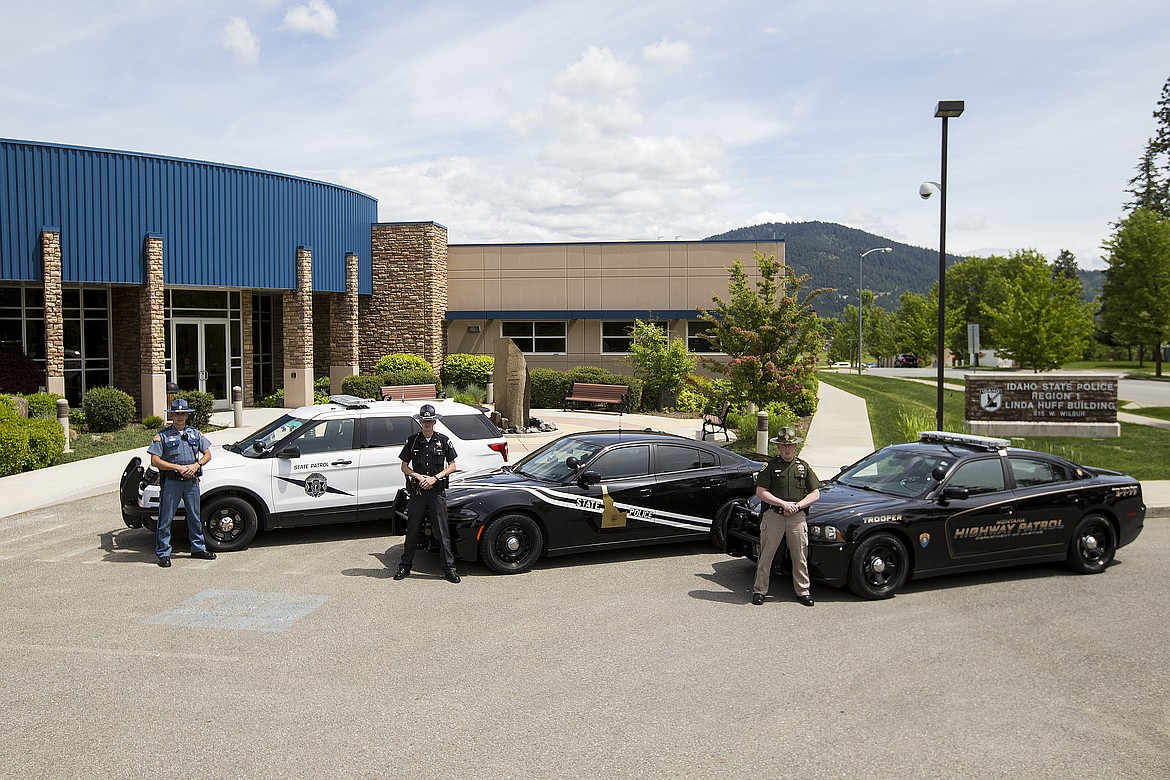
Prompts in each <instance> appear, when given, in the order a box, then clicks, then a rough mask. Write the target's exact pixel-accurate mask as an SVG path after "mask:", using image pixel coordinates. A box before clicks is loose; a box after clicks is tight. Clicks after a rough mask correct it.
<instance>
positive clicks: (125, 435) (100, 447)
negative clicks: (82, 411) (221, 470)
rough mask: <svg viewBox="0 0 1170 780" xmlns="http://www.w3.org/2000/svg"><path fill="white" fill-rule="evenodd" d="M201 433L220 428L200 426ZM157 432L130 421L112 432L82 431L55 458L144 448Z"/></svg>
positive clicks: (65, 459)
mask: <svg viewBox="0 0 1170 780" xmlns="http://www.w3.org/2000/svg"><path fill="white" fill-rule="evenodd" d="M199 430H201V431H202V432H203V433H208V432H209V431H218V430H220V429H219V428H217V427H216V426H214V425H208V426H206V427H204V428H200V429H199ZM156 433H158V429H157V428H143V427H142V425H141V424H139V423H130V424H129V425H127V426H126V427H125V428H123V429H122V430H120V431H114V432H112V433H82V434H81V435H80V436H78V437H77V441H75V442H73V444H72V445H71V446H72V449H73V452H67V453H64V454H63V455H61V457H60V458H58V459H57V463H72V462H73V461H75V460H85V459H86V458H96V457H97V456H99V455H109V454H110V453H111V452H122V451H124V450H135V449H139V448H141V449H144V450H145V449H146V447H147V445H148V444H150V440H151V439H153V438H154V435H155V434H156Z"/></svg>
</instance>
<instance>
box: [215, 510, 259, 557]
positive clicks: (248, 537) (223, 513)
mask: <svg viewBox="0 0 1170 780" xmlns="http://www.w3.org/2000/svg"><path fill="white" fill-rule="evenodd" d="M259 528H260V519H259V518H258V517H257V516H256V508H255V507H253V506H252V505H251V504H250V503H248V502H247V501H246V500H245V499H242V498H240V497H239V496H223V497H222V498H213V499H211V500H210V501H208V502H207V505H206V506H205V507H203V537H204V539H205V540H206V542H207V549H209V550H213V551H215V552H234V551H236V550H242V549H244V548H245V547H247V546H248V545H249V544H250V543H251V541H252V539H254V538H255V536H256V531H257V530H259Z"/></svg>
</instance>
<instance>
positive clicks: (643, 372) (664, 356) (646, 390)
mask: <svg viewBox="0 0 1170 780" xmlns="http://www.w3.org/2000/svg"><path fill="white" fill-rule="evenodd" d="M630 335H631V336H633V343H632V344H630V356H629V357H628V358H626V362H628V363H629V364H630V365H631V366H632V367H633V369H634V375H635V376H637V377H638V378H639V379H641V380H642V388H643V389H642V403H643V404H644V405H645V404H652V405H654V407H655V408H661V406H662V405H663V403H664V402H665V403H667V404H668V405H671V406H673V405H674V401H673V400H672V399H675V398H677V397H678V391H679V390H681V389H682V385H683V381H684V380H686V378H687V376H688V375H689V374H690V373H691V372H692V371H694V370H695V356H694V355H692V354H691V353H690V352H689V351H688V350H687V343H686V341H685V340H684V339H680V338H675V339H668V338H667V335H666V331H665V330H664V329H663V327H662V326H661V325H658V324H657V323H654V322H646V321H643V320H634V327H633V329H632V330H631V331H630ZM667 396H671V397H672V398H671V399H668V398H667Z"/></svg>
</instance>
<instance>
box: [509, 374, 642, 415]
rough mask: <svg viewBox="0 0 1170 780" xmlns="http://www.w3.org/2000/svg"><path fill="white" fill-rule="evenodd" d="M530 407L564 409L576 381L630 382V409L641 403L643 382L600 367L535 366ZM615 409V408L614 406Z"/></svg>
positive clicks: (612, 383) (625, 383) (601, 382)
mask: <svg viewBox="0 0 1170 780" xmlns="http://www.w3.org/2000/svg"><path fill="white" fill-rule="evenodd" d="M528 379H529V389H530V391H531V401H530V403H531V406H532V408H533V409H561V408H564V405H565V396H566V395H568V394H569V388H570V387H571V386H572V385H573V383H574V382H588V383H589V384H600V385H629V388H630V398H629V410H630V411H634V410H637V409H639V408H641V405H642V382H641V380H639V379H637V378H636V377H632V376H627V375H626V374H614V373H612V372H610V371H607V370H605V369H604V368H598V367H597V366H577V367H576V368H574V369H571V370H569V371H557V370H555V369H552V368H534V369H532V370H531V371H529V372H528ZM611 408H612V407H611Z"/></svg>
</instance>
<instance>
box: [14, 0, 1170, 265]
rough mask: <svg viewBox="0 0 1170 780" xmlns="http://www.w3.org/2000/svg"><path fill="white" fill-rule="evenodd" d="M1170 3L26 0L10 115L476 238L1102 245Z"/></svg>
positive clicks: (20, 9) (1083, 254) (1128, 170)
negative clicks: (775, 230)
mask: <svg viewBox="0 0 1170 780" xmlns="http://www.w3.org/2000/svg"><path fill="white" fill-rule="evenodd" d="M1167 30H1170V3H1166V2H1165V0H1158V1H1149V2H1147V1H1145V0H1134V1H1129V0H1115V1H1114V2H1112V3H1109V4H1105V3H1101V2H1099V0H1098V1H1097V2H1082V1H1081V0H1064V1H1063V2H1053V1H1052V0H1049V1H1048V2H1031V1H1030V0H1015V1H1014V2H1000V1H999V0H982V1H981V0H974V1H973V2H968V3H940V2H937V0H935V1H934V2H927V1H926V0H923V1H921V2H920V1H919V0H905V1H904V2H898V1H897V0H890V1H888V2H884V3H878V2H861V1H860V0H842V1H840V2H825V1H820V2H813V1H809V2H788V1H786V0H774V1H772V2H764V1H763V0H720V2H711V1H710V0H702V1H696V0H636V1H635V2H630V0H622V1H621V2H611V1H610V0H587V1H585V2H576V1H575V0H559V1H556V2H521V1H520V0H502V1H498V2H497V1H494V0H481V1H480V2H467V1H464V0H448V1H447V2H425V1H417V2H396V1H394V0H387V1H385V2H359V1H358V0H292V1H286V0H237V1H236V2H227V1H226V0H204V1H202V2H198V3H191V2H171V1H170V0H149V1H148V0H124V1H122V2H113V1H112V0H84V1H79V2H75V1H74V0H40V2H35V3H16V2H7V3H4V4H3V8H2V9H0V63H2V68H3V73H4V74H5V78H4V79H3V81H2V83H0V105H2V106H3V113H2V114H0V117H2V118H0V137H7V138H18V139H25V140H38V141H49V142H55V143H66V144H77V145H82V146H95V147H102V148H112V149H126V150H132V151H140V152H146V153H151V154H165V155H174V156H178V157H185V158H193V159H201V160H211V161H215V162H224V163H231V164H236V165H243V166H248V167H253V168H262V169H268V170H275V171H281V172H284V173H291V174H295V175H301V176H308V177H312V178H316V179H322V180H325V181H330V182H335V183H338V184H342V185H345V186H349V187H353V188H354V189H357V190H360V191H362V192H366V193H368V194H370V195H373V196H374V197H376V198H378V201H379V219H381V220H384V221H406V220H434V221H436V222H440V223H442V224H444V225H446V226H447V227H448V228H449V231H450V234H449V235H450V240H451V241H452V242H453V243H468V242H473V243H474V242H498V241H513V242H515V241H561V240H603V241H627V240H643V239H650V240H654V239H657V238H659V237H661V238H666V239H674V238H676V237H677V238H681V239H699V238H703V237H706V236H709V235H712V234H715V233H719V232H722V231H725V230H729V229H732V228H736V227H742V226H745V225H752V224H758V223H761V222H770V221H787V220H824V221H829V222H840V223H842V224H846V225H849V226H852V227H857V228H861V229H863V230H868V231H872V232H874V233H877V234H879V235H883V236H886V237H889V238H890V239H893V240H896V241H902V242H906V243H909V244H913V245H916V246H924V247H931V248H934V247H937V245H938V217H939V213H938V205H937V199H932V200H930V201H923V200H921V199H920V198H919V197H918V187H919V185H920V184H921V183H922V182H923V181H926V180H937V179H938V178H939V148H940V135H941V127H940V125H941V122H940V120H938V119H935V118H934V116H933V114H934V108H935V104H936V103H937V102H938V101H939V100H965V101H966V104H967V111H966V113H965V114H964V115H963V116H962V117H960V118H958V119H954V120H951V122H950V144H949V148H950V154H949V160H950V170H949V176H950V193H949V201H948V228H949V229H948V234H947V247H948V249H949V250H951V251H953V252H955V253H959V254H983V255H985V254H989V253H992V252H997V253H1005V252H1010V251H1014V250H1016V249H1022V248H1035V249H1039V250H1040V251H1041V252H1043V253H1045V254H1046V255H1047V256H1049V258H1052V257H1055V255H1056V254H1057V252H1059V250H1060V249H1062V248H1067V249H1070V250H1072V251H1073V252H1074V253H1075V254H1076V255H1077V257H1078V260H1079V261H1080V263H1081V265H1082V267H1100V263H1099V261H1097V260H1096V258H1098V256H1099V255H1100V245H1101V242H1102V241H1103V240H1104V239H1105V238H1106V237H1107V236H1108V235H1109V232H1110V230H1111V223H1112V222H1113V221H1115V220H1116V219H1117V218H1118V217H1119V216H1120V215H1121V210H1122V203H1123V202H1124V200H1125V198H1126V196H1125V193H1124V188H1125V186H1126V182H1127V181H1128V180H1129V178H1130V177H1131V176H1132V175H1133V173H1134V170H1135V168H1136V165H1137V163H1138V160H1139V158H1140V157H1141V154H1142V152H1143V150H1144V147H1145V143H1146V140H1147V139H1148V138H1149V137H1150V136H1151V135H1152V134H1153V133H1154V129H1155V125H1154V120H1153V118H1152V116H1151V114H1152V112H1153V110H1154V107H1155V103H1156V101H1157V99H1158V96H1159V94H1160V91H1161V87H1162V84H1163V83H1164V82H1165V81H1166V79H1167V77H1168V76H1170V46H1167V44H1166V39H1165V35H1166V31H1167Z"/></svg>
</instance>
